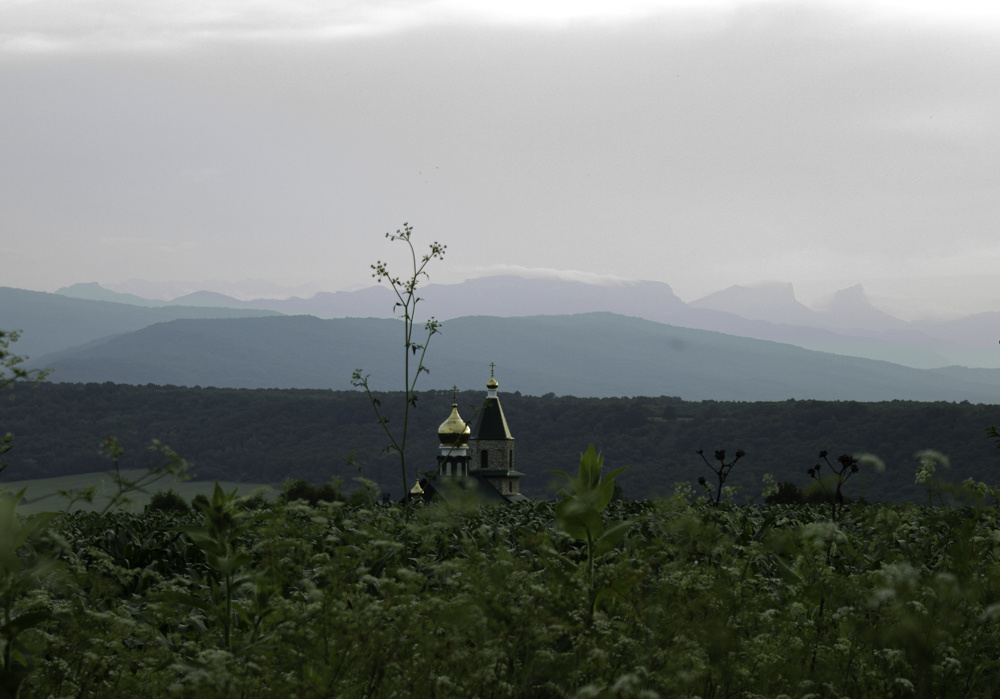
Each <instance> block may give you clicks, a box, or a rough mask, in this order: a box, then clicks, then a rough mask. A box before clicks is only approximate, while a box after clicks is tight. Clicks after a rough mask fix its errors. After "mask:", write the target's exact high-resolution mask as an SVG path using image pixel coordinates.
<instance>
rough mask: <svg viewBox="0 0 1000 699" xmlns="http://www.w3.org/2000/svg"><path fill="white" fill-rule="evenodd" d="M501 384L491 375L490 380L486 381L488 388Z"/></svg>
mask: <svg viewBox="0 0 1000 699" xmlns="http://www.w3.org/2000/svg"><path fill="white" fill-rule="evenodd" d="M499 385H500V384H498V383H497V380H496V379H494V378H493V377H492V376H491V377H490V380H489V381H487V382H486V388H496V387H497V386H499Z"/></svg>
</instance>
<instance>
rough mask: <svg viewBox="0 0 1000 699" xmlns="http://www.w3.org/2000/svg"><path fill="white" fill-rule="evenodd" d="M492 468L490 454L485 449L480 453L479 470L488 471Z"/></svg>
mask: <svg viewBox="0 0 1000 699" xmlns="http://www.w3.org/2000/svg"><path fill="white" fill-rule="evenodd" d="M489 466H490V453H489V452H488V451H486V450H485V449H483V450H482V451H481V452H479V468H482V469H486V468H489Z"/></svg>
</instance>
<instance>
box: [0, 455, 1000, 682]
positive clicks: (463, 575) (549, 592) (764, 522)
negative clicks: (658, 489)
mask: <svg viewBox="0 0 1000 699" xmlns="http://www.w3.org/2000/svg"><path fill="white" fill-rule="evenodd" d="M581 473H582V471H581ZM580 480H582V477H581V479H580ZM570 482H571V483H574V481H570ZM594 483H597V481H596V480H595V481H594ZM601 483H602V485H600V486H599V487H598V490H606V489H605V488H604V485H603V483H604V482H601ZM577 488H579V483H578V482H577ZM595 492H596V491H595ZM564 495H566V497H570V495H569V494H564ZM598 500H600V502H598V501H597V500H588V502H589V503H591V504H593V503H595V502H596V503H597V504H596V505H594V507H595V508H596V509H597V510H598V511H600V510H601V509H602V505H603V503H604V501H603V500H602V499H600V498H598ZM2 502H3V504H2V507H0V517H2V519H3V520H4V521H3V525H4V526H3V527H2V528H0V575H2V578H0V604H2V606H3V610H2V611H3V615H4V617H3V619H4V620H3V627H2V630H0V638H2V640H0V643H2V648H3V663H4V664H3V668H2V675H0V688H3V689H4V690H6V691H7V692H8V693H14V692H16V691H17V690H16V687H17V685H18V684H20V685H21V696H39V697H41V696H108V695H111V694H119V695H123V696H138V695H144V696H150V695H152V696H160V695H170V694H176V695H181V696H262V695H270V696H290V697H291V696H297V697H313V696H334V695H346V696H554V697H558V696H581V697H582V696H587V697H595V696H609V697H610V696H614V697H633V696H636V697H638V696H644V697H653V696H694V695H697V696H703V697H733V696H748V697H749V696H780V695H789V696H807V695H811V696H923V697H930V696H935V697H938V696H954V697H965V696H970V695H982V696H989V695H992V694H995V693H997V692H998V691H1000V659H998V654H997V649H998V648H1000V510H998V509H997V508H995V507H984V506H968V507H964V508H949V507H923V506H916V505H878V506H865V505H857V504H855V505H848V506H844V507H843V508H842V509H841V510H840V512H839V516H838V518H837V520H838V521H837V522H836V523H834V522H832V521H829V508H828V507H825V506H822V505H815V506H813V505H798V506H776V505H772V506H733V505H727V504H725V503H723V504H721V505H719V506H718V507H716V506H713V505H712V504H710V503H709V502H708V501H707V500H706V499H705V498H702V499H701V500H700V501H692V500H691V493H690V492H689V491H688V492H684V489H683V488H682V492H681V493H680V494H678V495H676V496H674V497H671V498H667V499H662V500H658V501H641V502H624V501H617V502H612V503H610V505H608V506H607V507H606V508H603V512H601V513H600V517H601V518H602V519H603V521H604V522H605V523H607V524H608V525H609V526H608V528H607V531H608V532H612V531H614V532H616V533H615V534H614V537H613V538H612V540H611V541H610V542H609V545H608V546H601V545H599V541H600V540H599V539H598V538H597V534H600V531H597V532H596V533H595V535H594V537H590V534H591V530H590V529H587V530H586V531H583V532H582V533H581V530H580V522H582V521H584V519H586V518H592V513H591V514H587V515H586V518H584V519H580V518H581V517H583V515H580V512H582V511H583V510H581V509H580V508H576V510H574V512H575V514H574V512H571V511H570V510H573V508H568V507H567V506H566V504H565V503H566V501H565V500H564V501H563V503H562V504H561V505H560V506H559V507H560V508H561V510H558V509H557V506H556V504H555V503H553V502H524V503H519V504H517V505H514V506H510V507H483V506H479V505H476V504H475V503H473V502H466V501H452V502H450V503H445V502H437V503H433V504H418V505H414V506H413V510H412V515H411V516H410V517H406V516H404V510H405V508H404V507H403V506H401V505H381V504H375V503H362V504H345V503H333V504H325V503H320V504H319V505H318V506H317V507H311V506H308V505H306V504H305V503H303V502H301V501H299V502H289V503H285V504H274V505H266V504H265V503H262V502H261V501H260V499H259V498H258V499H255V500H253V501H249V502H246V501H241V500H240V498H238V497H237V495H236V493H234V492H230V493H226V492H224V491H223V490H222V489H221V488H219V489H217V490H216V493H215V496H214V498H213V499H212V501H211V502H210V503H207V504H204V506H203V507H202V508H201V509H200V510H199V512H198V514H188V515H185V514H179V513H163V512H149V513H145V514H130V513H126V512H112V513H109V514H105V515H97V514H95V513H73V514H68V515H60V516H56V517H50V516H35V517H32V518H28V519H24V518H21V517H19V516H16V515H15V514H14V504H13V502H12V501H11V500H4V501H2ZM581 507H582V506H581ZM587 507H590V505H588V506H587ZM588 512H589V511H588ZM573 517H577V520H574V519H573ZM587 521H591V520H589V519H588V520H587ZM598 524H600V522H598ZM589 526H590V525H589V524H588V527H589ZM600 529H603V525H601V527H600ZM619 530H622V531H619ZM588 537H590V540H585V539H587V538H588ZM404 541H405V542H409V543H407V544H405V545H404V544H403V543H401V542H404ZM595 543H597V544H598V545H596V546H595V545H594V544H595ZM22 682H23V684H21V683H22Z"/></svg>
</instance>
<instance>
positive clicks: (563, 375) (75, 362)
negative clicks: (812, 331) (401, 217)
mask: <svg viewBox="0 0 1000 699" xmlns="http://www.w3.org/2000/svg"><path fill="white" fill-rule="evenodd" d="M427 357H428V358H427V361H426V365H427V368H428V369H429V372H430V373H429V374H428V375H427V376H425V377H423V378H422V379H421V382H420V385H421V387H422V388H423V389H445V388H449V387H451V386H452V385H453V384H454V385H458V386H459V387H460V388H465V389H467V388H475V387H480V386H481V385H482V384H483V382H484V381H485V380H486V378H488V374H487V372H488V371H489V366H488V365H489V363H490V362H493V361H495V362H497V365H498V373H497V378H498V379H499V380H500V381H501V384H502V386H503V390H504V391H507V392H510V391H521V392H523V393H526V394H530V395H543V394H546V393H555V394H558V395H576V396H593V397H602V396H634V395H652V396H657V395H671V396H679V397H681V398H684V399H687V400H704V399H713V400H741V401H742V400H745V401H763V400H784V399H788V398H810V399H818V400H865V401H874V400H893V399H901V400H947V401H963V400H968V401H970V402H977V403H979V402H982V403H995V402H997V397H998V396H1000V371H998V370H990V369H963V370H958V369H950V370H947V369H946V370H924V369H913V368H909V367H904V366H900V365H896V364H891V363H889V362H882V361H874V360H869V359H861V358H857V357H847V356H841V355H834V354H828V353H823V352H816V351H811V350H806V349H802V348H800V347H795V346H792V345H787V344H781V343H777V342H770V341H763V340H755V339H748V338H744V337H736V336H732V335H726V334H723V333H718V332H710V331H705V330H695V329H690V328H680V327H675V326H671V325H666V324H662V323H656V322H652V321H648V320H643V319H640V318H632V317H627V316H623V315H617V314H613V313H585V314H578V315H566V316H531V317H517V318H500V317H486V316H474V317H465V318H456V319H453V320H449V321H447V322H445V323H444V325H443V327H442V332H441V334H440V335H437V336H435V337H434V338H432V340H431V344H430V350H429V352H428V355H427ZM37 363H38V364H39V365H44V366H49V367H52V368H53V369H54V370H55V372H54V374H53V375H52V376H51V378H50V380H52V381H67V382H104V381H111V382H118V383H130V384H146V383H154V384H164V385H166V384H171V385H186V386H195V385H199V386H216V387H233V388H333V389H346V388H350V378H351V373H352V372H353V371H354V370H355V369H357V368H361V369H363V370H364V372H365V373H368V374H370V375H371V382H372V386H373V387H374V388H376V389H378V390H400V389H401V388H402V385H403V376H402V327H401V324H400V321H398V320H387V319H371V318H369V319H352V318H346V319H327V320H323V319H319V318H315V317H311V316H288V317H263V318H219V319H183V320H173V321H169V322H162V323H157V324H154V325H151V326H148V327H145V328H142V329H140V330H136V331H133V332H129V333H125V334H121V335H119V336H116V337H111V338H107V339H104V340H100V341H96V342H92V343H90V344H89V345H87V346H84V347H78V348H74V349H70V350H66V351H63V352H60V353H56V354H52V355H49V356H47V357H43V358H39V360H38V362H37Z"/></svg>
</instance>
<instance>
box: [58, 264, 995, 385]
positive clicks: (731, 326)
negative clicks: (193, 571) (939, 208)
mask: <svg viewBox="0 0 1000 699" xmlns="http://www.w3.org/2000/svg"><path fill="white" fill-rule="evenodd" d="M57 293H59V294H62V295H67V296H72V297H77V298H89V299H98V300H105V301H119V302H125V303H135V302H136V300H135V299H137V298H138V297H134V296H127V295H118V294H116V293H115V292H112V291H108V290H107V289H104V288H102V287H100V286H99V285H97V284H76V285H74V286H72V287H67V288H64V289H60V290H59V291H58V292H57ZM420 296H421V298H422V299H423V301H422V303H421V305H420V314H421V317H423V318H426V317H427V316H430V315H433V316H434V317H436V318H437V319H439V320H447V319H450V318H459V317H462V316H473V315H490V316H500V317H516V316H531V315H568V314H575V313H589V312H594V311H607V312H611V313H620V314H622V315H627V316H632V317H636V318H644V319H646V320H652V321H655V322H658V323H668V324H670V325H676V326H680V327H686V328H694V329H699V330H714V331H717V332H722V333H726V334H730V335H739V336H741V337H751V338H756V339H762V340H773V341H775V342H783V343H789V344H793V345H796V346H798V347H803V348H805V349H814V350H818V351H822V352H832V353H834V354H844V355H848V356H855V357H864V358H868V359H879V360H884V361H889V362H893V363H897V364H902V365H904V366H910V367H914V368H921V369H930V368H937V367H943V366H950V365H960V366H969V367H985V368H1000V348H998V344H997V338H998V337H1000V332H998V328H1000V313H997V312H990V313H980V314H977V315H973V316H968V317H965V318H959V319H954V320H948V321H930V320H924V321H904V320H901V319H899V318H895V317H893V316H891V315H889V314H887V313H884V312H882V311H880V310H879V309H877V308H875V307H874V306H872V304H871V303H870V302H869V301H868V299H867V297H866V296H865V293H864V289H862V288H861V287H860V286H853V287H850V288H848V289H844V290H842V291H840V292H838V293H837V294H835V295H834V297H833V298H832V299H831V300H830V302H829V303H828V305H827V306H826V307H825V308H822V309H820V310H813V309H811V308H808V307H807V306H805V305H803V304H802V303H800V302H799V301H798V300H797V299H796V298H795V294H794V290H793V289H792V285H791V284H764V285H758V286H752V287H747V286H731V287H729V288H728V289H725V290H723V291H719V292H717V293H714V294H711V295H709V296H706V297H704V298H702V299H699V300H696V301H693V302H691V303H685V302H684V301H682V300H681V299H680V298H678V297H677V296H676V295H675V294H674V292H673V290H672V289H671V288H670V286H669V285H668V284H664V283H662V282H650V281H635V282H623V283H619V284H613V285H604V284H589V283H584V282H579V281H569V280H565V279H544V278H524V277H518V276H493V277H480V278H476V279H469V280H467V281H465V282H462V283H460V284H428V285H426V286H424V287H422V288H421V290H420ZM394 301H395V298H394V296H393V294H392V292H391V291H390V290H389V288H387V287H385V286H372V287H368V288H365V289H361V290H358V291H338V292H320V293H317V294H315V295H313V296H311V297H309V298H298V297H293V298H287V299H255V300H252V301H241V300H237V299H235V298H232V297H228V296H224V295H222V294H217V293H212V292H197V293H194V294H189V295H185V296H182V297H180V298H177V299H174V300H173V301H169V302H164V301H158V302H146V303H149V304H156V305H162V306H171V305H182V306H194V307H225V308H232V309H243V310H248V309H266V310H272V311H277V312H280V313H284V314H286V315H303V314H304V315H314V316H316V317H318V318H352V317H355V318H369V317H370V318H388V317H392V307H393V303H394ZM140 302H141V301H140Z"/></svg>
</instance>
